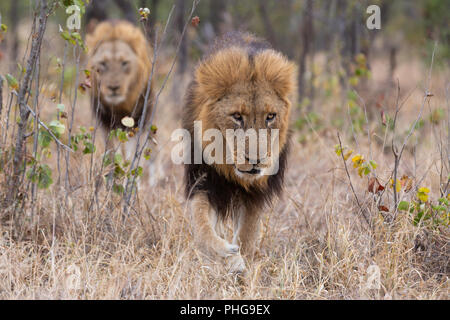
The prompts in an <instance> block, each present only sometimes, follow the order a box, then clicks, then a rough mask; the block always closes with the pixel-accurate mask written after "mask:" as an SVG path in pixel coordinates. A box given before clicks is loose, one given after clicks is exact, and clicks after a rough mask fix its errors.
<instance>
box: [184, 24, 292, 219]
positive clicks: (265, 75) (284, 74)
mask: <svg viewBox="0 0 450 320" xmlns="http://www.w3.org/2000/svg"><path fill="white" fill-rule="evenodd" d="M247 83H251V84H256V86H257V87H258V86H259V87H261V88H263V87H264V86H267V87H268V89H267V91H269V90H270V92H275V94H276V96H278V97H279V98H280V99H281V100H282V101H283V102H284V103H285V104H286V106H287V108H288V111H287V112H286V116H285V117H284V118H283V119H281V121H282V125H281V129H280V142H279V148H280V152H279V170H278V172H277V173H276V174H274V175H270V176H266V177H264V178H261V179H259V180H257V181H253V182H248V181H246V180H243V179H239V178H238V177H236V175H234V174H232V165H220V166H213V165H208V164H206V163H204V161H203V162H202V164H193V162H191V163H192V164H186V165H185V184H186V189H185V192H186V197H187V198H188V199H191V198H192V197H194V196H195V195H196V194H199V193H203V194H206V195H207V198H208V201H209V203H210V204H211V206H212V207H213V208H214V209H215V210H216V211H217V214H218V216H220V217H221V218H223V219H224V218H226V217H227V216H229V215H230V214H233V213H234V212H235V211H237V210H236V207H237V206H241V205H243V206H245V207H246V208H247V209H250V210H249V211H251V212H258V211H259V210H260V209H263V208H264V207H265V206H266V205H269V204H271V202H272V199H273V198H274V196H279V195H280V194H281V192H282V189H283V178H284V173H285V170H286V166H287V157H288V153H289V140H290V139H289V136H290V133H289V129H288V127H289V113H290V111H289V110H290V107H291V104H292V100H293V99H294V94H295V93H294V92H295V88H296V77H295V65H294V64H293V63H291V62H289V61H288V60H287V59H286V58H285V57H284V56H283V55H281V54H280V53H279V52H277V51H275V50H273V49H272V48H271V47H270V45H269V44H268V43H267V42H266V41H264V40H262V39H259V38H256V37H255V36H253V35H251V34H248V33H241V32H233V33H229V34H227V35H225V36H224V37H223V38H221V39H218V40H216V42H215V43H214V44H213V46H212V47H211V48H210V49H209V52H208V53H207V54H206V56H205V57H204V58H203V59H202V60H201V61H200V62H199V64H198V65H197V67H196V70H195V76H194V79H193V80H192V82H191V83H190V85H189V87H188V91H187V94H186V102H185V107H184V109H183V111H184V114H183V127H184V128H185V129H187V130H188V131H189V132H190V134H191V137H192V136H193V134H194V121H202V123H203V127H204V128H215V126H216V122H217V121H220V119H218V118H219V117H220V116H223V114H222V113H221V114H220V115H218V113H217V112H218V111H217V108H215V107H212V105H213V104H214V103H215V102H216V101H220V99H222V98H223V97H224V96H226V95H227V94H228V92H229V91H230V88H232V87H233V86H234V85H236V84H241V85H242V86H245V85H246V84H247ZM264 90H265V89H262V91H260V92H265V91H264ZM254 98H255V97H253V99H254ZM262 98H264V97H262ZM245 103H246V104H248V105H252V104H253V102H252V100H250V101H248V100H247V101H245ZM193 153H194V144H193V143H192V146H191V157H192V159H193V157H194V155H193Z"/></svg>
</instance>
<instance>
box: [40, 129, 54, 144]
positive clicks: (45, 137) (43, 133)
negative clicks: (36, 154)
mask: <svg viewBox="0 0 450 320" xmlns="http://www.w3.org/2000/svg"><path fill="white" fill-rule="evenodd" d="M51 141H52V136H51V135H50V133H48V131H47V130H45V129H41V130H40V131H39V136H38V144H39V145H40V146H41V147H42V148H47V147H48V146H49V145H50V142H51Z"/></svg>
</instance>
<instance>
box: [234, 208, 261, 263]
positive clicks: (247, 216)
mask: <svg viewBox="0 0 450 320" xmlns="http://www.w3.org/2000/svg"><path fill="white" fill-rule="evenodd" d="M260 232H261V218H260V214H259V212H256V211H255V210H254V209H252V208H245V209H242V210H241V211H240V214H239V215H238V216H237V217H236V221H235V228H234V236H233V244H235V245H238V246H239V247H240V249H241V253H242V254H243V255H244V256H246V257H248V258H250V259H252V258H253V256H254V254H255V251H256V248H257V244H258V242H259V236H260Z"/></svg>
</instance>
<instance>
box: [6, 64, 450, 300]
mask: <svg viewBox="0 0 450 320" xmlns="http://www.w3.org/2000/svg"><path fill="white" fill-rule="evenodd" d="M403 67H404V65H402V66H400V68H399V70H402V68H403ZM417 73H418V74H419V75H423V73H421V72H420V71H419V72H417ZM408 75H409V73H407V74H399V75H398V76H399V78H400V82H401V83H402V81H403V79H404V80H405V82H414V81H413V80H412V79H411V77H410V76H408ZM377 76H378V74H377V72H376V70H375V71H374V77H375V79H376V78H377ZM433 79H435V82H434V83H435V88H436V92H434V93H435V98H433V104H432V106H436V105H441V104H442V106H445V92H444V90H443V88H442V83H445V81H442V79H439V78H438V79H436V78H433ZM414 80H415V81H416V82H415V84H417V83H418V82H420V81H421V79H414ZM186 81H187V79H185V81H184V82H186ZM439 83H441V87H439ZM415 84H414V85H415ZM179 86H180V84H179V82H178V81H177V88H179ZM407 91H408V89H404V90H403V92H405V93H406V92H407ZM391 92H395V90H391ZM172 93H173V91H172V88H170V87H169V88H168V89H167V90H166V91H165V92H164V94H163V96H162V101H161V103H160V109H159V110H158V114H157V117H156V123H157V124H158V127H159V130H158V140H159V143H160V144H159V146H160V151H159V152H158V153H157V155H155V158H156V162H158V165H157V168H158V173H159V175H160V177H161V179H160V181H159V183H158V185H157V186H156V187H154V188H148V189H143V190H142V189H141V190H139V195H138V199H137V202H136V205H135V206H134V208H133V209H132V210H131V214H130V215H129V216H126V217H124V216H123V215H122V211H121V205H120V203H119V198H118V196H117V195H115V194H113V193H107V192H106V191H105V189H104V188H102V189H101V191H100V193H99V196H98V201H93V197H92V194H93V193H94V188H95V185H94V183H93V182H91V181H89V179H88V176H89V161H88V159H87V158H86V157H84V158H83V157H82V156H81V155H77V156H75V157H74V160H73V162H72V163H73V167H72V184H73V185H74V186H76V188H75V190H74V191H73V192H72V193H70V195H69V197H68V199H67V201H66V199H65V192H64V191H63V190H62V189H60V188H59V187H58V186H52V187H51V188H50V189H49V190H46V191H40V192H39V193H38V195H37V200H36V203H35V204H33V209H34V212H35V214H34V215H33V216H32V215H31V212H32V210H31V209H32V207H31V204H30V203H29V202H26V203H27V204H26V206H25V207H24V209H23V211H22V213H21V214H22V215H23V219H22V223H21V225H20V228H19V229H20V231H21V232H22V237H21V239H18V237H17V234H18V230H17V226H16V225H14V224H13V223H12V222H11V221H10V220H8V219H7V218H8V212H10V210H11V208H2V224H1V225H0V232H1V235H0V299H360V298H363V299H365V298H368V299H390V298H392V299H448V298H449V275H450V269H449V266H448V262H449V255H450V254H449V251H450V250H449V249H450V248H449V242H448V240H449V233H448V228H441V229H440V230H435V231H433V230H430V229H427V228H426V227H424V226H419V227H417V226H414V225H413V224H412V223H411V217H409V216H408V215H406V214H400V215H399V216H398V218H397V220H396V222H395V223H394V224H387V223H385V222H384V221H383V218H382V216H381V215H378V214H377V213H376V212H377V210H376V209H375V208H373V207H372V208H371V209H372V210H371V212H373V224H372V226H367V225H366V224H365V223H364V221H363V220H362V219H360V218H358V216H357V213H358V211H359V208H358V206H357V205H356V203H355V201H354V198H353V196H352V194H351V192H350V187H349V184H348V181H347V180H346V179H347V178H346V175H345V171H344V170H343V164H342V162H341V159H340V158H339V157H337V156H336V154H334V150H333V149H334V145H335V144H336V136H335V131H334V130H333V129H327V130H322V131H321V132H313V133H312V134H311V137H310V138H309V139H308V140H307V141H306V142H305V143H303V144H300V143H298V142H297V141H296V140H295V141H294V147H293V152H292V154H291V157H290V166H289V171H288V175H287V179H286V192H285V195H284V198H283V199H281V200H280V201H279V202H278V203H277V204H276V205H275V206H274V208H272V209H271V210H268V211H267V212H265V213H264V228H263V232H262V241H261V245H260V252H259V255H258V256H257V257H256V258H255V260H254V261H252V262H250V263H248V266H249V272H248V274H247V276H246V277H245V279H244V281H240V280H238V279H236V278H235V276H233V275H230V274H227V273H226V269H225V267H224V266H223V264H222V263H220V262H217V261H213V260H211V259H210V258H208V257H207V256H205V255H203V254H202V253H201V252H199V251H198V250H197V249H196V248H195V247H194V245H193V241H192V238H193V237H192V234H191V232H192V231H191V228H190V217H189V212H187V210H186V202H185V200H184V197H183V191H184V190H183V185H182V176H183V170H182V167H180V166H175V165H173V164H172V163H171V162H170V161H167V160H165V159H169V157H170V147H171V143H170V142H169V139H170V133H171V131H172V130H173V129H175V128H177V127H179V126H180V125H179V119H178V114H179V112H178V111H179V109H178V108H179V105H180V103H179V101H174V99H173V98H172V97H171V95H172ZM420 95H421V91H420V89H418V90H416V91H415V92H414V94H413V95H412V96H411V97H410V98H409V99H410V100H409V101H411V103H410V104H409V105H408V106H407V107H405V108H406V109H405V111H402V122H404V123H405V126H406V125H407V124H408V123H410V122H411V121H412V119H413V118H414V117H415V114H416V113H415V111H414V110H417V106H418V105H419V104H420ZM394 98H395V97H392V99H391V100H389V101H390V102H392V100H393V99H394ZM67 104H68V103H67ZM48 105H51V102H49V101H48V100H43V102H41V108H43V117H44V118H45V116H46V115H45V112H46V111H45V110H46V109H45V108H46V106H48ZM79 106H80V107H79V110H78V111H77V114H76V125H75V127H77V126H78V125H81V124H83V125H89V124H90V121H89V119H88V120H86V118H87V117H86V116H85V114H86V112H87V111H86V110H87V109H88V106H89V101H88V98H87V97H86V96H85V97H84V98H81V101H80V102H79ZM326 107H327V106H323V107H322V110H321V111H322V112H327V110H326ZM168 110H170V111H172V110H175V112H170V113H169V112H168ZM391 110H392V109H391ZM168 114H171V116H168ZM324 114H326V113H324ZM342 117H343V119H346V117H347V115H346V114H343V115H342ZM345 121H347V120H345ZM441 129H442V131H443V132H444V133H445V130H446V128H445V125H444V127H442V128H441ZM423 132H424V135H423V139H420V141H419V143H420V144H419V145H418V149H417V152H416V157H417V159H416V162H417V163H418V164H419V165H418V166H417V168H416V176H417V177H422V176H425V179H424V180H423V185H427V186H430V187H431V189H432V192H431V194H432V198H433V199H436V198H437V196H436V195H438V194H439V191H438V190H439V189H438V186H439V175H438V174H439V167H440V155H439V153H438V152H437V149H436V139H435V137H434V136H433V134H432V128H431V127H428V128H425V129H424V131H423ZM444 136H445V134H444ZM296 138H297V137H296ZM358 139H359V146H360V150H358V152H360V153H364V154H368V146H367V137H365V136H364V133H361V134H359V135H358ZM377 139H379V138H377V137H374V140H377ZM443 139H444V141H445V138H443ZM346 143H347V144H349V145H353V146H354V142H353V141H352V140H351V135H348V139H346ZM372 148H373V150H372V151H373V154H374V155H375V156H374V160H376V161H377V162H378V164H379V169H378V175H379V176H380V177H381V178H382V179H384V181H386V179H387V178H388V177H389V173H390V171H391V170H392V168H393V160H392V155H391V154H389V153H384V152H383V150H382V148H381V144H379V143H377V142H376V141H374V142H373V145H372ZM98 149H99V150H100V151H98V152H97V153H96V161H95V163H97V165H99V163H100V158H101V155H102V154H101V147H99V148H98ZM413 160H414V159H413V156H412V154H411V153H408V154H405V156H404V159H403V162H402V167H401V172H406V173H408V174H412V171H413V169H412V168H413V166H414V165H413V162H414V161H413ZM51 161H54V160H51ZM53 166H54V164H53ZM353 173H354V172H353V171H352V179H353V182H354V183H355V186H356V189H357V193H358V195H359V196H360V198H361V199H364V200H365V201H368V202H370V198H371V195H370V194H368V192H366V189H367V181H366V180H364V179H360V178H358V176H357V175H354V174H353ZM7 178H8V177H5V176H4V175H3V174H2V175H0V183H1V185H2V186H4V185H5V181H6V180H7ZM7 192H8V189H7V188H2V187H0V194H1V196H2V198H3V196H4V195H5V194H6V193H7ZM404 196H405V197H410V196H411V195H408V194H407V195H404ZM371 265H376V266H378V267H379V270H380V280H381V287H380V289H368V288H366V283H367V280H368V277H369V274H368V267H369V266H371Z"/></svg>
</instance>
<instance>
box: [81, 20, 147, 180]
mask: <svg viewBox="0 0 450 320" xmlns="http://www.w3.org/2000/svg"><path fill="white" fill-rule="evenodd" d="M86 43H87V45H88V70H90V71H91V98H92V99H91V101H92V112H93V114H94V115H96V117H97V120H98V121H99V123H100V124H101V127H102V128H103V133H104V134H105V141H106V149H109V148H110V147H112V148H113V149H115V146H114V143H113V142H111V141H110V140H109V139H108V133H109V132H110V131H111V130H114V129H118V128H121V129H123V130H131V129H132V128H133V129H136V128H138V126H139V122H140V120H141V118H142V117H143V116H144V115H143V113H144V108H145V105H147V110H146V113H145V117H144V118H143V128H145V129H146V130H149V128H148V127H149V124H148V122H149V120H150V117H151V114H152V109H153V108H152V105H153V84H152V81H149V78H150V76H151V73H152V57H153V49H152V47H151V46H150V44H149V43H148V42H147V40H146V38H145V36H144V34H143V33H142V32H141V30H140V29H139V28H137V27H135V26H134V25H133V24H131V23H129V22H127V21H120V20H110V21H105V22H102V23H100V24H98V25H97V26H96V27H95V30H94V31H93V32H92V34H88V35H87V36H86ZM125 117H131V118H133V120H134V121H132V122H131V128H130V121H128V124H127V125H126V126H125V125H124V124H123V122H122V119H124V118H125ZM125 123H126V122H125ZM134 132H135V131H134ZM134 132H133V134H134ZM144 136H145V135H144ZM130 140H131V141H130V142H128V143H126V144H121V145H120V152H121V153H122V156H125V157H126V158H127V159H128V160H130V158H131V157H132V156H133V155H134V152H135V150H136V144H137V140H138V139H137V135H135V136H134V138H131V139H130ZM111 144H113V145H111ZM141 144H142V143H141ZM149 170H150V172H147V170H146V172H145V173H144V178H143V179H144V180H146V181H147V180H149V183H150V185H154V184H155V182H156V180H155V176H154V173H155V172H154V171H155V168H154V167H153V166H152V165H151V164H150V165H149Z"/></svg>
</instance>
